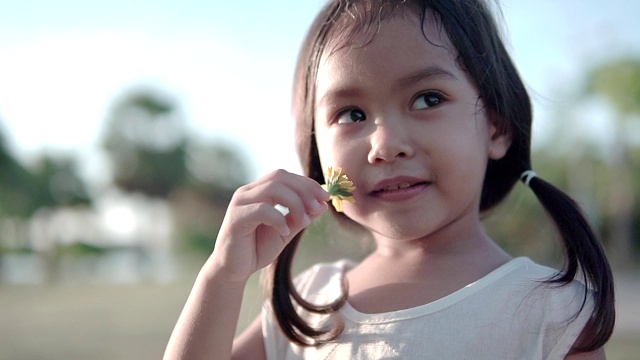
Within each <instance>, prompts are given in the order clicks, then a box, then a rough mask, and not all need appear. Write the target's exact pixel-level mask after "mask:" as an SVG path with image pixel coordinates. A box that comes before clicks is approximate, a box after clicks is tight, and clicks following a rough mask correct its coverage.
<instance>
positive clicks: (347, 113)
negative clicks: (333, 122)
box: [337, 109, 367, 124]
mask: <svg viewBox="0 0 640 360" xmlns="http://www.w3.org/2000/svg"><path fill="white" fill-rule="evenodd" d="M337 119H338V124H350V123H357V122H361V121H365V120H367V115H365V113H364V111H362V110H360V109H347V110H344V111H342V112H340V113H339V114H338V117H337Z"/></svg>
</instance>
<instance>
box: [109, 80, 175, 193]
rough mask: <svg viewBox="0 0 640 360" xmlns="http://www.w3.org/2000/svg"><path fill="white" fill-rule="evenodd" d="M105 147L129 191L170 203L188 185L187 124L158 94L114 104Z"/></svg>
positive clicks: (118, 180)
mask: <svg viewBox="0 0 640 360" xmlns="http://www.w3.org/2000/svg"><path fill="white" fill-rule="evenodd" d="M103 145H104V147H105V149H106V150H107V152H108V153H109V156H110V158H111V160H112V163H113V168H114V181H115V184H116V185H117V186H118V187H120V188H122V189H124V190H126V191H131V192H141V193H143V194H147V195H149V196H154V197H166V196H168V195H169V194H170V193H171V191H173V190H175V189H176V188H178V187H179V186H181V185H183V184H184V183H185V182H186V179H187V169H186V150H185V146H186V139H185V128H184V119H183V118H182V117H181V116H180V115H179V114H178V108H177V105H176V103H175V101H174V100H173V99H171V98H170V97H168V96H166V95H163V94H161V93H160V92H158V91H157V90H152V89H141V90H134V91H132V92H131V93H128V94H125V96H124V97H123V98H122V99H121V100H119V101H117V102H116V103H115V105H114V107H113V110H112V113H111V115H110V118H109V119H108V124H107V133H106V136H105V138H104V142H103Z"/></svg>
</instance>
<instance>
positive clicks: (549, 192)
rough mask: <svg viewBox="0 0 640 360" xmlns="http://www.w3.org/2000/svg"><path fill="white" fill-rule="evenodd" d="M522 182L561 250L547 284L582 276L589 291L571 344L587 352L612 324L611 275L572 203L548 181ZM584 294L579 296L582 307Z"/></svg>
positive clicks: (531, 177)
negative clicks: (587, 311) (586, 312)
mask: <svg viewBox="0 0 640 360" xmlns="http://www.w3.org/2000/svg"><path fill="white" fill-rule="evenodd" d="M522 180H523V182H525V184H526V183H528V185H529V187H530V188H531V190H532V191H533V192H534V194H535V195H536V197H537V198H538V200H539V201H540V203H541V204H542V206H543V207H544V209H545V210H546V212H547V213H548V214H549V215H550V217H551V218H552V219H553V221H554V223H555V226H556V229H557V230H558V232H559V235H560V237H561V240H562V243H563V245H564V249H565V257H566V263H565V264H564V269H563V271H562V272H561V273H559V274H558V275H557V276H555V277H554V278H552V279H550V280H549V283H556V284H560V285H566V284H568V283H570V282H571V281H572V280H573V279H574V278H575V277H576V276H580V277H582V279H583V281H584V283H585V285H586V286H587V287H589V288H590V289H591V290H592V293H593V300H594V302H593V311H592V313H591V317H590V319H589V321H588V323H587V325H586V327H585V329H584V331H583V335H582V336H581V337H580V338H579V343H576V344H575V345H574V350H576V351H581V352H588V351H593V350H596V349H598V348H600V347H602V346H603V345H604V344H605V343H606V342H607V341H608V340H609V338H610V337H611V334H612V332H613V326H614V323H615V308H614V305H615V304H614V288H613V274H612V272H611V267H610V266H609V262H608V261H607V258H606V255H605V252H604V249H603V248H602V246H601V244H600V242H599V241H598V239H597V237H596V236H595V234H594V232H593V230H592V229H591V226H590V225H589V223H588V222H587V220H586V219H585V217H584V215H583V214H582V212H581V211H580V209H579V206H578V205H577V204H576V202H575V201H574V200H573V199H571V198H570V197H569V196H568V195H567V194H565V193H564V192H562V191H561V190H559V189H558V188H556V187H555V186H553V185H551V184H550V183H548V182H546V181H544V180H542V179H540V178H539V177H536V176H535V173H532V172H531V171H526V172H525V173H523V179H522ZM586 300H587V293H585V297H584V299H583V303H582V307H581V308H580V311H582V309H583V308H584V305H585V302H586Z"/></svg>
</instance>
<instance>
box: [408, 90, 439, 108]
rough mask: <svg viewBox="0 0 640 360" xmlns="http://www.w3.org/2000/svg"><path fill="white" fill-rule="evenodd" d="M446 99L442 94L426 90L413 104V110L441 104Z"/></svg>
mask: <svg viewBox="0 0 640 360" xmlns="http://www.w3.org/2000/svg"><path fill="white" fill-rule="evenodd" d="M443 101H444V100H443V99H442V94H439V93H437V92H426V93H422V94H420V95H418V96H417V97H416V98H415V100H413V103H412V104H411V110H422V109H427V108H430V107H433V106H436V105H440V104H441V103H442V102H443Z"/></svg>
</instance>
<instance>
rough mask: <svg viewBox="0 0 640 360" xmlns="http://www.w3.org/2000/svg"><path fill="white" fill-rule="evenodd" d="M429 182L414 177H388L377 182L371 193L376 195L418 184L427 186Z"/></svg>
mask: <svg viewBox="0 0 640 360" xmlns="http://www.w3.org/2000/svg"><path fill="white" fill-rule="evenodd" d="M429 184H430V182H429V181H427V180H424V179H418V178H413V177H397V178H393V179H386V180H383V181H380V182H379V183H377V184H375V185H374V186H373V191H371V194H373V195H375V194H381V193H385V192H392V191H398V190H405V189H410V188H413V187H418V186H426V185H429Z"/></svg>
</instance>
